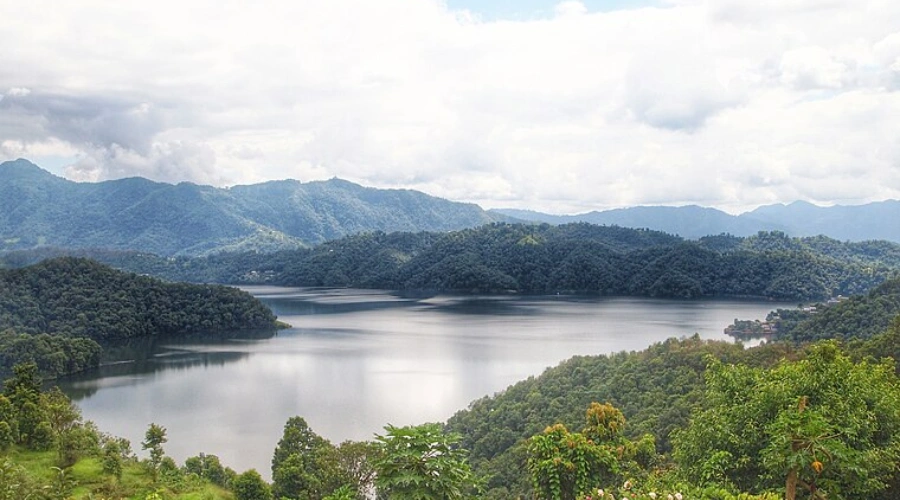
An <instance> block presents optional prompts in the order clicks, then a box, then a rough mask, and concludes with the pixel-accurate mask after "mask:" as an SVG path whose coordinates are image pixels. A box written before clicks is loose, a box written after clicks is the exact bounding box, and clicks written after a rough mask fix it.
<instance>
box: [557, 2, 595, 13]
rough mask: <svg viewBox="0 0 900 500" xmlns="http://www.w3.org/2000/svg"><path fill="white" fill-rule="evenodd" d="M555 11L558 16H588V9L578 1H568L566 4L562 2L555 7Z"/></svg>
mask: <svg viewBox="0 0 900 500" xmlns="http://www.w3.org/2000/svg"><path fill="white" fill-rule="evenodd" d="M554 11H555V12H556V15H557V16H560V17H562V16H580V15H582V14H587V11H588V10H587V7H585V6H584V4H583V3H581V2H579V1H577V0H568V1H566V2H560V3H558V4H556V7H554Z"/></svg>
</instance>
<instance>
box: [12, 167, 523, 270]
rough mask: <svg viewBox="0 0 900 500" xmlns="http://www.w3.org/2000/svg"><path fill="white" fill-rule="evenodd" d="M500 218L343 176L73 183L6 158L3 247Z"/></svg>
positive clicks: (281, 234)
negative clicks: (211, 182)
mask: <svg viewBox="0 0 900 500" xmlns="http://www.w3.org/2000/svg"><path fill="white" fill-rule="evenodd" d="M498 220H506V218H505V217H504V216H502V215H499V214H489V213H487V212H485V211H484V210H482V209H481V208H480V207H478V206H477V205H474V204H467V203H456V202H451V201H448V200H444V199H440V198H436V197H433V196H429V195H426V194H424V193H420V192H417V191H411V190H397V189H374V188H366V187H362V186H359V185H357V184H353V183H351V182H347V181H344V180H340V179H331V180H328V181H321V182H309V183H301V182H299V181H293V180H285V181H273V182H266V183H263V184H256V185H250V186H235V187H232V188H227V189H220V188H215V187H212V186H200V185H196V184H192V183H186V182H185V183H180V184H177V185H173V184H166V183H160V182H153V181H150V180H147V179H142V178H129V179H119V180H113V181H105V182H97V183H77V182H72V181H69V180H66V179H63V178H61V177H57V176H55V175H53V174H51V173H49V172H47V171H45V170H43V169H41V168H40V167H38V166H37V165H35V164H33V163H31V162H29V161H28V160H23V159H19V160H15V161H8V162H4V163H0V251H8V250H18V249H29V248H35V247H46V246H55V247H65V248H90V247H96V248H109V249H135V250H141V251H145V252H152V253H157V254H161V255H204V254H209V253H215V252H219V251H225V250H228V251H242V250H250V251H271V250H278V249H287V248H302V247H304V246H309V245H315V244H318V243H321V242H323V241H327V240H330V239H334V238H339V237H341V236H344V235H348V234H353V233H358V232H364V231H449V230H455V229H463V228H467V227H474V226H479V225H482V224H485V223H489V222H495V221H498Z"/></svg>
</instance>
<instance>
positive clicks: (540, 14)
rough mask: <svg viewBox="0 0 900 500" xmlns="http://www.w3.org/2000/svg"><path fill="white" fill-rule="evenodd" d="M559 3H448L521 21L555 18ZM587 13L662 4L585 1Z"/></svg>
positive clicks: (484, 14)
mask: <svg viewBox="0 0 900 500" xmlns="http://www.w3.org/2000/svg"><path fill="white" fill-rule="evenodd" d="M558 3H559V2H554V1H547V0H446V4H447V7H448V8H450V9H454V10H457V9H465V10H468V11H470V12H472V13H473V14H478V16H479V17H480V18H481V19H482V20H484V21H500V20H506V21H522V20H533V19H545V18H550V17H553V15H554V12H555V9H556V6H557V4H558ZM580 3H581V4H582V5H584V7H585V8H586V9H587V11H588V12H609V11H613V10H621V9H634V8H640V7H649V6H656V5H659V4H660V2H658V1H655V0H583V1H581V2H580Z"/></svg>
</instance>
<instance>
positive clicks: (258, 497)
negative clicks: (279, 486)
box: [231, 469, 272, 500]
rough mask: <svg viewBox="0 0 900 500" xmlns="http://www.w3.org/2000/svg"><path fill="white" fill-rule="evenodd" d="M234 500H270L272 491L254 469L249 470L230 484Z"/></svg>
mask: <svg viewBox="0 0 900 500" xmlns="http://www.w3.org/2000/svg"><path fill="white" fill-rule="evenodd" d="M231 489H232V491H234V498H235V500H272V489H271V488H270V487H269V485H268V483H266V482H265V481H263V478H262V476H260V475H259V472H256V469H250V470H248V471H246V472H244V473H243V474H240V475H238V476H237V477H235V478H234V481H233V482H232V483H231Z"/></svg>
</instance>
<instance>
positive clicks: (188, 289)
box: [0, 257, 276, 375]
mask: <svg viewBox="0 0 900 500" xmlns="http://www.w3.org/2000/svg"><path fill="white" fill-rule="evenodd" d="M275 327H276V320H275V316H274V315H273V314H272V312H271V311H270V310H269V309H268V308H266V307H265V306H264V305H263V304H262V303H261V302H259V301H258V300H256V299H255V298H254V297H252V296H251V295H250V294H248V293H246V292H243V291H241V290H238V289H235V288H230V287H225V286H213V285H195V284H186V283H165V282H163V281H160V280H159V279H156V278H150V277H146V276H138V275H135V274H131V273H126V272H122V271H117V270H114V269H112V268H110V267H107V266H105V265H102V264H99V263H97V262H94V261H90V260H87V259H80V258H71V257H65V258H58V259H51V260H46V261H43V262H41V263H39V264H37V265H34V266H30V267H26V268H21V269H10V270H0V332H2V333H0V372H3V371H8V370H9V369H10V368H11V367H12V365H13V364H14V363H16V362H20V361H24V360H27V359H28V358H33V360H34V361H36V362H37V363H38V365H39V366H40V367H41V368H42V370H43V371H44V372H45V373H47V374H50V375H58V374H62V373H68V372H73V371H78V370H81V369H85V368H87V367H90V366H92V365H95V364H96V363H97V361H98V359H99V358H98V356H99V346H98V344H97V342H98V341H107V342H108V341H116V340H121V339H126V338H131V337H138V336H144V335H161V334H183V333H191V332H221V331H233V330H238V329H274V328H275Z"/></svg>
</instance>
